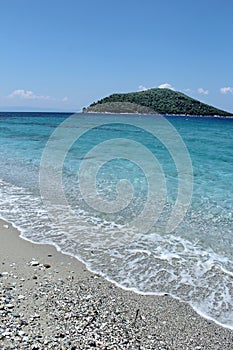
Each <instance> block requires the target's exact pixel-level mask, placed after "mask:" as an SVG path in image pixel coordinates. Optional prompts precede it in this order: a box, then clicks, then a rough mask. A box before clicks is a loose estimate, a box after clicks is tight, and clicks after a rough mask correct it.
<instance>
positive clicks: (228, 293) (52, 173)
mask: <svg viewBox="0 0 233 350" xmlns="http://www.w3.org/2000/svg"><path fill="white" fill-rule="evenodd" d="M67 118H68V119H67ZM61 123H63V124H61ZM232 149H233V120H232V119H219V118H203V117H202V118H196V117H189V118H185V117H167V119H166V120H164V119H163V118H161V120H158V117H157V116H153V115H151V116H133V115H125V116H117V115H97V114H95V115H91V114H88V115H84V114H78V115H76V116H75V117H70V116H69V115H67V114H46V113H0V160H1V168H0V194H1V195H0V204H1V205H0V215H1V216H2V217H3V218H5V219H7V220H8V221H10V222H12V223H14V225H15V226H17V227H18V228H20V230H21V231H22V235H23V236H24V237H25V238H27V239H30V240H32V241H34V242H44V243H51V244H54V245H56V246H57V248H58V249H60V250H62V251H63V252H66V253H69V254H72V255H75V256H77V257H78V258H79V259H80V260H82V261H84V262H85V263H86V264H87V266H88V267H89V268H90V269H91V270H93V271H96V272H98V273H100V274H102V275H103V276H104V277H106V278H108V279H110V280H112V281H114V282H115V283H117V284H118V285H120V286H122V287H124V288H129V289H132V290H135V291H137V292H141V293H155V294H163V293H168V294H170V295H172V296H174V297H176V298H179V299H181V300H183V301H186V302H188V303H190V304H191V305H192V306H193V307H194V308H195V309H196V310H197V311H198V312H199V313H201V314H202V315H204V316H206V317H209V318H212V319H213V320H215V321H216V322H218V323H220V324H222V325H223V326H227V327H230V328H233V264H232V262H233V249H232V248H233V199H232V192H233V191H232V183H233V151H232ZM189 157H190V158H189ZM190 159H191V161H190ZM122 180H124V181H122ZM130 184H131V185H130ZM190 193H191V194H192V198H191V197H190ZM177 198H178V200H177ZM144 208H146V209H145V210H144ZM174 208H175V209H174ZM171 218H172V219H171ZM169 219H170V221H171V222H170V226H169V225H168V222H169ZM175 222H176V225H173V226H172V224H174V223H175ZM168 227H169V228H168Z"/></svg>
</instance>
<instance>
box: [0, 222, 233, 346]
mask: <svg viewBox="0 0 233 350" xmlns="http://www.w3.org/2000/svg"><path fill="white" fill-rule="evenodd" d="M19 234H20V233H19V232H18V231H17V230H16V229H15V228H14V227H13V226H12V225H11V224H9V223H6V222H4V221H3V220H0V257H1V261H0V266H1V269H0V276H1V277H0V287H1V288H0V293H1V301H0V314H1V325H0V349H1V350H2V349H4V350H7V349H13V348H14V349H73V350H74V349H92V348H93V347H94V348H97V349H196V350H197V349H232V346H233V331H232V330H230V329H226V328H223V327H221V326H218V325H217V324H215V323H214V322H212V321H209V320H207V319H204V318H202V317H201V316H200V315H198V314H197V313H196V312H195V311H194V310H193V309H192V308H191V307H190V306H189V305H187V304H185V303H183V302H180V301H178V300H176V299H173V298H171V297H170V296H168V295H165V296H152V295H151V296H150V295H140V294H136V293H134V292H132V291H126V290H123V289H121V288H119V287H117V286H115V285H114V284H112V283H110V282H108V281H106V280H105V279H103V278H102V277H101V276H99V275H95V274H93V273H91V272H90V271H88V270H87V268H86V267H85V265H84V264H82V263H81V262H80V261H78V260H77V259H76V258H74V257H72V256H69V255H65V254H62V253H60V252H58V251H57V250H56V248H55V247H53V246H50V245H45V244H33V243H31V242H29V241H27V240H24V239H22V238H20V236H19Z"/></svg>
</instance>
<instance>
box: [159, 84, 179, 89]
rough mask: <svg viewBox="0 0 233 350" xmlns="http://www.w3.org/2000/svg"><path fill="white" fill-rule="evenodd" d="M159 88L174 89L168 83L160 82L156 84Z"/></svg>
mask: <svg viewBox="0 0 233 350" xmlns="http://www.w3.org/2000/svg"><path fill="white" fill-rule="evenodd" d="M158 88H159V89H170V90H175V89H174V87H173V86H172V85H171V84H169V83H164V84H160V85H159V86H158Z"/></svg>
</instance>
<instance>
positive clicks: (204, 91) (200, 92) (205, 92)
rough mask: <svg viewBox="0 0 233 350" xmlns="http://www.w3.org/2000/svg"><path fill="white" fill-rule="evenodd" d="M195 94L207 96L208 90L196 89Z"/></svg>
mask: <svg viewBox="0 0 233 350" xmlns="http://www.w3.org/2000/svg"><path fill="white" fill-rule="evenodd" d="M197 92H198V93H199V94H202V95H209V90H204V89H203V88H199V89H197Z"/></svg>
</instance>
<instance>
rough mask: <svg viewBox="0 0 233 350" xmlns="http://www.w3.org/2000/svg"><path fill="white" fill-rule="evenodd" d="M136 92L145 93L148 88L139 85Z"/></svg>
mask: <svg viewBox="0 0 233 350" xmlns="http://www.w3.org/2000/svg"><path fill="white" fill-rule="evenodd" d="M138 90H139V91H146V90H148V88H147V87H145V86H143V85H139V87H138Z"/></svg>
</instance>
